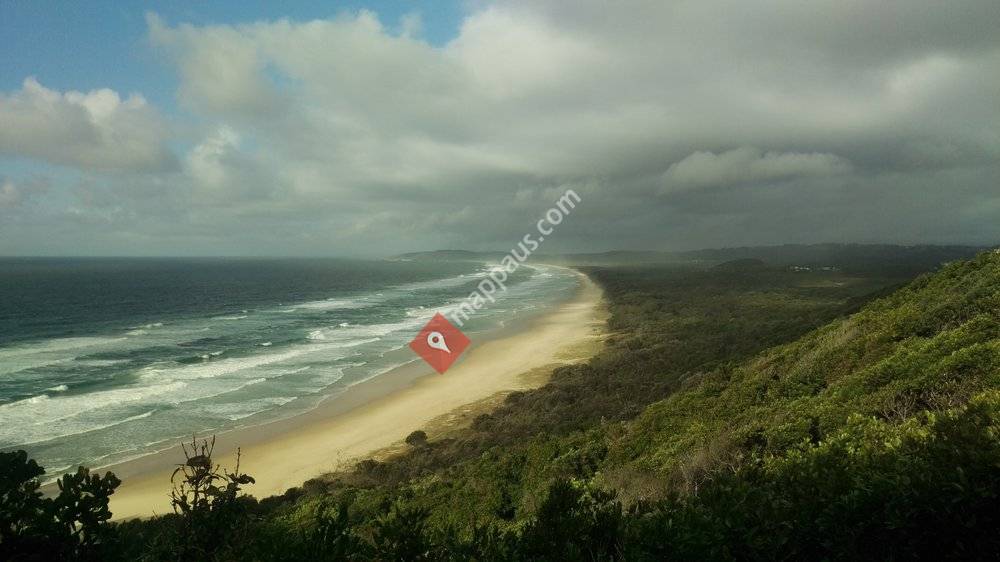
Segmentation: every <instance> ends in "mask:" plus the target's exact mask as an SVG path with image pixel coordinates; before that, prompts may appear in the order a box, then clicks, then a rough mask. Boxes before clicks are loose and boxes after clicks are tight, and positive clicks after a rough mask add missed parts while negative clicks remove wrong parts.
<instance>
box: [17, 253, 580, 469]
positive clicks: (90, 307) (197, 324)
mask: <svg viewBox="0 0 1000 562" xmlns="http://www.w3.org/2000/svg"><path fill="white" fill-rule="evenodd" d="M487 273H488V266H487V265H486V264H479V263H420V262H391V261H349V260H180V259H178V260H145V259H135V260H128V259H93V260H86V259H83V260H55V259H51V260H50V259H3V260H0V449H2V450H9V449H25V450H27V451H28V452H29V454H31V455H32V456H34V457H35V458H36V459H38V460H39V462H40V464H42V465H43V466H45V467H46V468H47V471H48V473H49V474H50V475H53V474H57V473H59V472H61V471H65V470H69V469H71V468H72V467H74V466H76V465H77V464H84V465H87V466H95V467H96V466H105V465H109V464H114V463H117V462H121V461H124V460H128V459H132V458H136V457H140V456H142V455H145V454H149V453H151V452H155V451H156V450H160V449H162V448H164V447H166V446H171V445H174V444H176V443H177V442H178V440H180V439H183V438H185V437H189V436H190V435H191V434H192V433H197V434H199V435H204V434H208V433H212V432H217V431H220V430H224V429H228V428H233V427H237V426H246V425H254V424H259V423H264V422H267V421H272V420H276V419H280V418H284V417H289V416H292V415H295V414H298V413H301V412H304V411H306V410H309V409H311V408H314V407H315V406H316V405H317V404H318V403H319V402H320V401H322V400H323V399H324V398H326V397H329V396H335V395H336V394H338V393H340V392H343V391H344V390H345V389H346V388H348V387H349V386H351V385H354V384H357V383H359V382H361V381H364V380H368V379H370V378H372V377H375V376H379V375H381V374H383V373H386V372H387V371H389V370H391V369H392V368H394V367H396V366H399V365H401V364H404V363H407V362H410V361H413V360H414V359H415V355H414V354H413V353H412V351H410V350H409V348H408V347H407V343H408V342H409V341H410V340H411V339H412V338H413V337H414V335H415V334H416V333H417V332H418V331H419V329H420V328H421V327H422V326H423V324H424V323H425V322H426V321H427V320H429V319H430V317H431V316H433V314H434V313H435V312H438V311H441V312H447V311H448V310H449V308H450V307H451V306H454V305H455V304H457V303H458V302H459V301H460V300H461V299H462V298H463V297H465V296H466V295H468V294H469V292H470V291H472V289H473V288H474V287H475V285H476V283H478V282H479V280H480V279H482V278H483V277H484V276H485V275H486V274H487ZM576 282H577V281H576V278H575V275H574V274H573V273H572V272H569V271H567V270H564V269H561V268H553V267H548V266H523V267H522V268H521V269H520V270H518V271H517V272H516V273H515V274H514V275H513V276H512V277H511V278H510V279H509V281H508V285H509V290H508V291H507V292H506V293H503V294H501V295H500V296H499V298H498V300H497V302H496V303H495V304H492V305H490V306H489V307H487V308H486V309H484V310H483V311H481V312H480V313H478V314H477V315H476V316H474V317H473V318H472V319H471V320H470V321H469V322H467V323H466V324H465V326H464V327H463V331H464V332H465V333H466V334H467V335H469V337H470V338H471V339H472V340H473V345H475V342H476V339H477V338H476V336H477V334H478V335H483V334H484V333H485V332H488V331H490V330H495V329H498V328H500V327H502V326H503V325H505V323H508V322H510V321H512V320H513V319H516V318H524V317H527V316H530V315H531V314H534V313H538V312H541V311H543V310H545V309H547V308H549V307H551V306H553V305H555V304H557V303H558V302H561V301H563V300H564V299H566V298H568V296H569V295H571V294H572V290H571V289H572V288H573V287H575V286H576ZM445 376H447V375H445Z"/></svg>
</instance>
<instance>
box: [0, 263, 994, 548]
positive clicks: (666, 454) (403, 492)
mask: <svg viewBox="0 0 1000 562" xmlns="http://www.w3.org/2000/svg"><path fill="white" fill-rule="evenodd" d="M588 272H589V273H590V275H591V276H592V277H593V278H594V279H595V280H596V281H597V282H599V283H600V284H601V285H602V286H603V287H604V289H605V291H606V295H607V298H608V302H609V307H610V311H611V318H610V319H609V321H608V324H609V328H610V332H611V335H610V337H609V338H608V341H607V344H606V347H605V349H604V350H603V351H602V352H601V353H599V354H598V355H597V356H596V357H595V358H593V359H592V360H591V361H589V362H588V363H586V364H580V365H574V366H568V367H562V368H560V369H557V370H556V372H555V373H554V374H553V377H552V379H551V381H550V382H549V383H548V384H547V385H545V386H544V387H542V388H539V389H536V390H532V391H527V392H519V393H514V394H512V395H510V396H508V397H507V399H506V401H505V402H504V404H503V405H502V406H500V407H499V408H497V409H496V410H495V411H493V412H491V413H490V414H488V415H484V416H481V417H480V418H477V419H476V420H475V422H474V423H473V424H472V426H471V427H470V428H468V429H464V430H460V431H456V432H454V433H453V434H451V435H449V436H447V437H445V438H440V439H435V440H428V439H427V436H426V434H421V433H414V435H411V438H410V439H408V442H410V445H411V448H410V450H409V451H408V452H406V453H404V454H401V455H399V456H397V457H395V458H392V459H389V460H387V461H384V462H379V461H375V460H367V461H363V462H361V463H359V464H358V466H357V467H356V468H355V469H354V470H352V471H348V472H344V473H338V474H331V475H327V476H325V477H323V478H320V479H316V480H313V481H310V482H307V483H306V484H305V485H304V486H303V487H302V488H298V489H293V490H290V491H289V492H288V493H286V494H285V495H284V496H281V497H275V498H267V499H265V500H262V501H259V502H258V501H256V500H253V499H250V498H244V497H240V495H239V494H238V492H239V488H240V487H241V486H242V485H243V484H244V483H246V482H247V481H246V480H245V479H244V480H236V481H233V480H231V479H226V478H228V476H227V475H226V474H225V473H219V477H220V480H218V482H217V484H216V485H217V487H218V489H219V490H223V491H220V492H219V497H220V498H223V499H221V500H220V502H222V503H220V505H219V508H218V509H215V508H213V509H207V508H206V507H204V506H203V507H199V508H193V509H191V510H188V511H187V512H185V511H183V510H179V511H180V512H179V513H178V514H176V515H173V516H169V517H162V518H158V519H154V520H148V521H134V522H128V523H125V524H119V525H112V526H109V525H107V524H105V523H103V522H101V521H98V523H97V527H98V528H99V529H100V530H99V531H98V532H95V533H94V536H95V537H97V536H99V537H100V540H98V541H97V542H92V543H91V544H88V545H87V546H85V547H83V546H73V548H77V549H82V550H77V551H76V552H82V551H83V550H87V551H89V552H101V553H102V554H103V557H104V558H105V559H129V560H132V559H148V560H159V559H163V560H169V559H205V560H211V559H217V560H302V559H312V560H351V559H355V560H368V559H378V560H664V559H668V560H669V559H677V560H688V559H696V560H731V559H741V560H775V559H795V560H800V559H801V560H815V559H859V558H860V559H882V560H900V559H935V560H936V559H957V560H969V559H995V558H997V557H998V556H1000V536H998V534H997V533H996V530H997V528H998V524H1000V521H998V516H997V515H996V512H997V510H996V508H995V506H996V504H997V501H998V498H997V494H998V492H1000V392H998V391H997V389H998V388H1000V384H998V383H1000V322H998V319H997V315H998V313H1000V255H996V254H993V253H985V254H982V255H980V256H979V257H977V258H975V259H974V260H971V261H968V262H960V263H955V264H952V265H949V266H947V267H945V268H944V269H942V270H941V271H939V272H937V273H935V274H933V275H927V276H923V277H921V278H918V279H917V280H915V281H913V282H911V283H909V284H908V285H906V286H905V287H903V288H901V289H898V290H893V289H894V287H892V288H887V287H890V286H893V285H895V284H896V283H898V282H899V281H900V279H892V278H885V277H877V276H876V277H872V276H867V277H850V276H847V275H845V274H842V273H838V272H808V273H792V272H789V271H785V270H777V269H768V268H766V267H759V266H755V267H752V268H744V267H740V268H735V267H731V268H721V269H713V270H708V271H694V270H690V269H687V270H684V269H678V268H669V267H631V268H623V267H617V268H593V269H590V270H589V271H588ZM209 453H210V452H209ZM208 456H209V457H210V454H209V455H208ZM21 462H22V463H23V462H26V461H24V459H21ZM199 466H200V465H199ZM205 466H209V467H210V466H212V465H211V462H208V464H207V465H205ZM214 470H217V469H214ZM25 474H26V473H18V475H15V477H14V478H15V479H17V478H22V479H23V478H24V476H25ZM243 476H245V475H243ZM36 477H37V475H35V476H34V477H31V478H28V479H27V481H28V482H30V481H31V479H32V478H36ZM237 477H239V475H238V471H237ZM4 478H5V480H4V482H5V484H4V485H5V486H8V484H6V482H7V481H8V477H7V475H6V473H4ZM234 482H235V483H234ZM230 484H232V486H230ZM224 485H225V486H224ZM21 486H24V484H23V483H22V484H21ZM28 487H29V488H30V484H29V485H28ZM5 490H7V488H6V487H5ZM5 494H6V492H5ZM3 497H4V500H3V501H4V502H5V503H4V506H3V510H4V516H7V513H8V511H7V510H8V504H7V503H6V502H8V500H7V499H6V498H7V497H8V496H6V495H5V496H3ZM98 503H100V502H98ZM195 517H198V518H199V519H197V520H196V519H195ZM102 521H103V520H102ZM194 521H197V522H198V523H197V524H193V522H194ZM0 523H3V524H4V525H9V523H6V520H3V521H0ZM88 536H89V533H88ZM0 540H2V541H3V542H0V550H2V549H4V548H8V545H9V544H10V543H9V542H8V539H7V535H3V536H0ZM71 544H73V545H82V544H83V543H82V542H80V540H79V539H76V542H72V541H71ZM63 552H74V551H72V550H66V551H63Z"/></svg>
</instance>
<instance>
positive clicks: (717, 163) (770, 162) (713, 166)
mask: <svg viewBox="0 0 1000 562" xmlns="http://www.w3.org/2000/svg"><path fill="white" fill-rule="evenodd" d="M850 171H851V164H850V162H848V161H846V160H844V159H843V158H841V157H839V156H837V155H835V154H820V153H816V152H813V153H795V152H764V151H762V150H760V149H757V148H753V147H741V148H737V149H734V150H730V151H727V152H722V153H720V154H715V153H714V152H695V153H693V154H691V155H690V156H688V157H686V158H684V159H683V160H681V161H680V162H676V163H674V164H671V165H670V167H669V168H668V169H667V171H666V172H665V173H664V174H663V184H664V190H665V191H678V190H684V189H692V188H698V187H711V186H718V185H738V184H747V183H759V182H771V181H780V180H788V179H794V178H802V177H810V176H812V177H822V176H833V175H838V174H845V173H847V172H850Z"/></svg>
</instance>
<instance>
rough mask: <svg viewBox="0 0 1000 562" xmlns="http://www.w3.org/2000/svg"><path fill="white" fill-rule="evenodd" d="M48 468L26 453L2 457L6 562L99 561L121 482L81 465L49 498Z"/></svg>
mask: <svg viewBox="0 0 1000 562" xmlns="http://www.w3.org/2000/svg"><path fill="white" fill-rule="evenodd" d="M44 473H45V470H44V469H43V468H42V467H40V466H38V463H36V462H35V461H34V460H32V459H28V454H27V453H26V452H25V451H13V452H8V453H0V560H12V561H13V560H25V561H27V560H45V561H48V560H62V559H77V560H98V559H101V558H102V552H103V551H104V550H105V548H106V547H107V539H108V535H109V529H108V525H107V522H108V520H109V519H110V518H111V512H110V511H109V510H108V501H109V499H110V497H111V494H113V493H114V491H115V488H117V487H118V485H119V484H121V481H120V480H118V478H116V477H115V475H114V474H112V473H110V472H108V473H106V474H105V475H104V476H103V477H102V476H100V475H98V474H91V473H90V471H89V470H87V469H86V468H84V467H82V466H81V467H79V469H78V470H77V471H76V473H75V474H66V475H64V476H63V477H62V478H60V479H59V480H58V487H59V493H58V494H57V495H56V496H55V497H54V498H43V497H42V494H41V492H39V491H38V488H39V481H38V477H39V476H41V475H43V474H44Z"/></svg>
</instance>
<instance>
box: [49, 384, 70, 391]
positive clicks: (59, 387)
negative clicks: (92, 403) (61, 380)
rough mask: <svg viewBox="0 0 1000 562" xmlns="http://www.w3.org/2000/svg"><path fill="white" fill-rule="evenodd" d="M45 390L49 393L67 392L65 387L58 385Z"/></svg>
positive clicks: (67, 388)
mask: <svg viewBox="0 0 1000 562" xmlns="http://www.w3.org/2000/svg"><path fill="white" fill-rule="evenodd" d="M45 390H47V391H49V392H66V391H67V390H69V387H68V386H66V385H65V384H60V385H57V386H53V387H52V388H46V389H45Z"/></svg>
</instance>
